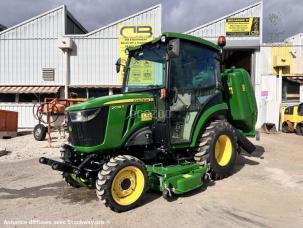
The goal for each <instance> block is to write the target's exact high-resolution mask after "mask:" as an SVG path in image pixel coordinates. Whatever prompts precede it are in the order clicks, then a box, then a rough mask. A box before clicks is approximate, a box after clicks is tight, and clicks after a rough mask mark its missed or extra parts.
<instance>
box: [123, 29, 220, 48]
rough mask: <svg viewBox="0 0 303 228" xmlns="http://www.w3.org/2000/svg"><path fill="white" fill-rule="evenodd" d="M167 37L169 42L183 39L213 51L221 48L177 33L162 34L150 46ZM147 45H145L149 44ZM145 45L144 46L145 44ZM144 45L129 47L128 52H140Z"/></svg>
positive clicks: (203, 40)
mask: <svg viewBox="0 0 303 228" xmlns="http://www.w3.org/2000/svg"><path fill="white" fill-rule="evenodd" d="M162 36H165V37H166V38H168V39H169V40H171V39H181V40H188V41H192V42H194V43H198V44H201V45H203V46H206V47H209V48H211V49H213V50H216V51H219V50H220V47H219V46H218V45H216V44H214V43H212V42H210V41H208V40H205V39H202V38H200V37H197V36H192V35H187V34H183V33H175V32H164V33H162V34H161V35H160V36H159V37H157V38H155V39H153V40H151V41H150V42H148V43H149V44H154V43H157V42H159V41H160V40H161V37H162ZM148 43H145V44H148ZM143 45H144V44H143ZM141 46H142V45H139V46H135V47H128V48H127V50H129V51H135V50H138V49H139V48H140V47H141Z"/></svg>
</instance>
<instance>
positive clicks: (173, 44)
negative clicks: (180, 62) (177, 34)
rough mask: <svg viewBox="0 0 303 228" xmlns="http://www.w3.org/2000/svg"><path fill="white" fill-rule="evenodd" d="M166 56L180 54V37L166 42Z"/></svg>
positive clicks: (171, 56) (177, 55) (175, 56)
mask: <svg viewBox="0 0 303 228" xmlns="http://www.w3.org/2000/svg"><path fill="white" fill-rule="evenodd" d="M167 53H168V56H169V57H170V58H177V57H179V55H180V39H173V40H170V41H169V42H168V50H167Z"/></svg>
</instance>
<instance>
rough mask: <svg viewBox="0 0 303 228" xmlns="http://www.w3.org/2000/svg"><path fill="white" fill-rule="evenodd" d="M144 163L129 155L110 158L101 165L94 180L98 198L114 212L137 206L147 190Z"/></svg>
mask: <svg viewBox="0 0 303 228" xmlns="http://www.w3.org/2000/svg"><path fill="white" fill-rule="evenodd" d="M147 186H148V178H147V172H146V169H145V165H144V163H143V162H142V161H140V160H139V159H137V158H135V157H133V156H129V155H119V156H117V157H114V158H111V159H110V161H109V162H108V163H106V164H104V165H103V168H102V170H101V171H100V172H99V174H98V179H97V181H96V193H97V196H98V198H99V199H100V200H101V201H102V202H103V203H104V204H105V206H107V207H110V208H111V210H113V211H116V212H123V211H127V210H130V209H132V208H134V207H136V206H138V205H139V204H140V202H141V200H142V198H143V196H144V193H145V192H146V190H147Z"/></svg>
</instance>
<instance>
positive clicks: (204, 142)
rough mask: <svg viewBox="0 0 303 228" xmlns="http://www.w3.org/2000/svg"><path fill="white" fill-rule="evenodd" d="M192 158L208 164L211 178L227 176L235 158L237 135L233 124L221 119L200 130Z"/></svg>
mask: <svg viewBox="0 0 303 228" xmlns="http://www.w3.org/2000/svg"><path fill="white" fill-rule="evenodd" d="M194 158H195V160H196V162H197V163H198V164H205V163H208V164H209V166H210V174H211V177H212V178H213V179H215V180H218V179H222V178H224V177H227V176H229V175H230V174H231V172H232V170H233V168H234V166H235V162H236V158H237V137H236V132H235V129H234V128H233V126H231V125H230V124H229V123H227V122H226V121H223V120H215V121H213V122H211V123H210V124H209V125H208V126H207V127H206V129H205V130H204V131H203V132H202V136H201V138H200V140H199V141H198V148H197V150H196V153H195V157H194Z"/></svg>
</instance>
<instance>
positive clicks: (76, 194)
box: [0, 181, 97, 204]
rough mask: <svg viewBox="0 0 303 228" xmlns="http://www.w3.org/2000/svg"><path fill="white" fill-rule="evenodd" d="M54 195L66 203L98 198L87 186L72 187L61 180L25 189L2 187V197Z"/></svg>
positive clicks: (17, 197) (0, 195)
mask: <svg viewBox="0 0 303 228" xmlns="http://www.w3.org/2000/svg"><path fill="white" fill-rule="evenodd" d="M47 196H53V197H55V198H56V199H60V201H62V202H64V203H65V202H66V203H83V204H86V203H89V202H91V201H93V200H97V197H96V194H95V191H93V190H89V189H86V188H78V189H75V188H72V187H69V186H67V185H66V183H65V182H63V181H59V182H55V183H52V184H44V185H39V186H35V187H29V188H23V189H11V188H0V199H35V198H40V197H47Z"/></svg>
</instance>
